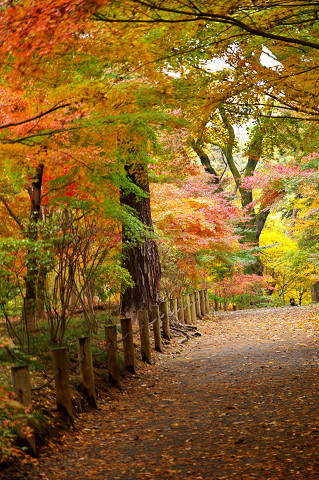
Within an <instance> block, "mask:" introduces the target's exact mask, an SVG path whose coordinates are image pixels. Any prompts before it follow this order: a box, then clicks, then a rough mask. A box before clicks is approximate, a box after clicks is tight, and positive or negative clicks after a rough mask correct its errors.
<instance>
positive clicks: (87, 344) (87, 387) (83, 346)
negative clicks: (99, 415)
mask: <svg viewBox="0 0 319 480" xmlns="http://www.w3.org/2000/svg"><path fill="white" fill-rule="evenodd" d="M83 355H84V358H83V360H82V362H81V363H80V378H81V382H82V385H83V390H84V393H85V396H86V398H87V400H88V402H89V403H90V405H91V406H92V407H94V408H97V404H96V392H95V382H94V371H93V360H92V351H91V340H90V337H79V338H78V358H79V360H80V359H81V358H82V357H83Z"/></svg>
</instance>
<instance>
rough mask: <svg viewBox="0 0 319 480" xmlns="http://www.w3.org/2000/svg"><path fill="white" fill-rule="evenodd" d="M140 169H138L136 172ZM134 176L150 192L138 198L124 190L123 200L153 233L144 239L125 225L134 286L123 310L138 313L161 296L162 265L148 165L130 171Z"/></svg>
mask: <svg viewBox="0 0 319 480" xmlns="http://www.w3.org/2000/svg"><path fill="white" fill-rule="evenodd" d="M136 171H137V169H135V172H136ZM128 177H129V178H130V180H131V181H132V182H133V183H134V184H135V185H136V186H138V187H139V188H141V189H142V190H143V192H144V193H145V194H146V195H145V196H144V197H143V198H137V197H136V195H135V193H134V192H130V193H127V192H121V203H122V205H126V206H128V207H130V208H132V209H133V210H134V211H135V213H136V217H137V218H138V219H139V220H140V221H141V222H142V223H143V224H144V225H145V227H146V229H147V231H148V232H149V233H150V235H147V234H146V235H145V236H144V238H143V240H142V242H140V241H137V240H136V239H132V238H131V236H130V233H129V231H128V230H127V229H126V228H125V225H123V231H122V238H123V254H124V259H123V266H124V267H125V268H126V269H127V270H128V272H129V273H130V275H131V277H132V280H133V281H134V286H133V287H129V288H128V289H127V290H125V292H123V294H122V311H123V313H124V314H130V315H134V314H135V313H136V312H137V310H139V309H147V310H149V309H150V306H151V305H152V304H157V303H158V302H159V300H160V279H161V265H160V258H159V253H158V249H157V245H156V241H155V239H154V238H152V233H153V231H154V230H153V222H152V217H151V205H150V198H149V181H148V175H147V171H146V167H144V166H143V165H139V168H138V173H130V174H128Z"/></svg>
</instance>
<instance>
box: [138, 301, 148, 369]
mask: <svg viewBox="0 0 319 480" xmlns="http://www.w3.org/2000/svg"><path fill="white" fill-rule="evenodd" d="M137 319H138V324H139V326H140V328H141V327H142V325H144V326H143V327H142V328H141V330H140V339H141V354H142V360H143V362H146V363H149V364H151V362H152V356H151V343H150V332H149V321H148V311H147V310H139V311H138V312H137Z"/></svg>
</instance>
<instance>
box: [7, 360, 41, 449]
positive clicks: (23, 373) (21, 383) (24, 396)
mask: <svg viewBox="0 0 319 480" xmlns="http://www.w3.org/2000/svg"><path fill="white" fill-rule="evenodd" d="M11 376H12V385H13V391H14V393H15V394H16V399H17V401H18V402H20V403H21V404H22V405H23V407H25V409H28V413H29V414H31V411H32V400H31V385H30V373H29V368H28V366H27V365H21V366H19V367H12V368H11ZM23 423H25V424H26V426H28V427H29V432H24V431H23V427H24V425H23ZM17 430H18V438H19V440H20V441H21V442H22V443H23V444H25V445H26V446H27V448H28V450H29V452H30V453H31V454H32V455H35V454H36V453H37V448H36V443H35V435H34V424H33V419H32V418H31V417H30V418H28V417H27V414H26V417H25V418H24V419H22V421H21V422H19V423H18V425H17Z"/></svg>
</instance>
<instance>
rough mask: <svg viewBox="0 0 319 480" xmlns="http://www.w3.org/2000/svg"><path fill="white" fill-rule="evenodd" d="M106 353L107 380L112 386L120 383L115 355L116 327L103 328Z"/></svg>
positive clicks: (107, 326)
mask: <svg viewBox="0 0 319 480" xmlns="http://www.w3.org/2000/svg"><path fill="white" fill-rule="evenodd" d="M105 339H106V345H107V346H109V348H108V349H107V352H106V356H107V368H108V371H109V380H110V382H111V383H112V384H113V385H117V384H118V383H120V366H119V357H118V354H117V340H116V325H106V326H105Z"/></svg>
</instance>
